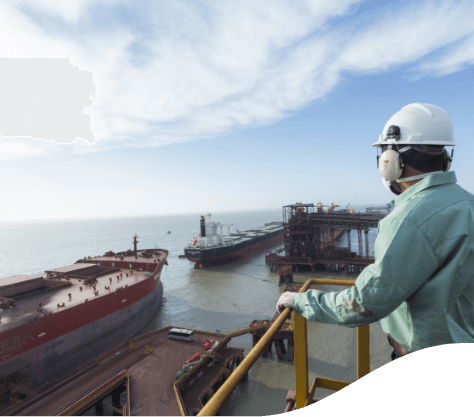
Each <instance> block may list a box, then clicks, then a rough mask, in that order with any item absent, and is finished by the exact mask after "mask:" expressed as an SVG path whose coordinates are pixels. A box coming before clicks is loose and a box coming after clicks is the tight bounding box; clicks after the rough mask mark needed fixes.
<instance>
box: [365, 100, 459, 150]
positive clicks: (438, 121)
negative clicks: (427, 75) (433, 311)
mask: <svg viewBox="0 0 474 417" xmlns="http://www.w3.org/2000/svg"><path fill="white" fill-rule="evenodd" d="M397 144H398V145H441V146H454V137H453V125H452V123H451V120H450V118H449V114H448V113H447V112H446V111H445V110H443V109H442V108H441V107H438V106H435V105H433V104H422V103H413V104H408V105H407V106H405V107H403V108H402V109H401V110H400V111H399V112H397V113H395V114H394V115H393V116H392V117H391V118H390V119H389V120H388V122H387V123H386V124H385V127H384V128H383V131H382V134H381V135H380V136H379V140H378V142H376V143H374V144H373V145H372V146H383V145H397Z"/></svg>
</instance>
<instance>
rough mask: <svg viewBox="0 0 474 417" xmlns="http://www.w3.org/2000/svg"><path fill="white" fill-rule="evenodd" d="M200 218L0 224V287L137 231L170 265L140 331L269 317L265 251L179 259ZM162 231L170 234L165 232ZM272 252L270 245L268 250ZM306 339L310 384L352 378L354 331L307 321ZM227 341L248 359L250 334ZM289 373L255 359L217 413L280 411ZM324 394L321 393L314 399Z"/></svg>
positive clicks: (274, 214)
mask: <svg viewBox="0 0 474 417" xmlns="http://www.w3.org/2000/svg"><path fill="white" fill-rule="evenodd" d="M203 214H205V213H203ZM199 219H200V216H199V215H197V214H196V215H170V216H152V217H123V218H95V219H94V218H89V219H73V220H48V221H34V222H22V223H0V283H1V278H3V277H7V276H10V275H16V274H37V273H42V272H44V271H45V270H46V269H49V268H55V267H59V266H64V265H70V264H72V263H74V262H76V261H77V260H78V259H79V258H83V257H84V256H96V255H103V254H104V253H105V252H107V251H109V250H112V251H121V250H126V249H131V248H133V244H132V242H133V239H132V237H133V235H135V234H137V235H138V242H139V243H138V248H139V249H140V248H155V247H156V248H163V249H167V250H169V252H170V255H169V258H168V263H169V265H168V266H165V267H164V269H163V273H162V281H163V284H164V297H163V302H162V304H161V307H160V309H159V311H158V312H157V314H156V315H155V317H154V318H153V320H152V321H151V322H150V323H149V324H148V325H147V326H146V328H145V329H144V330H143V331H142V333H145V332H148V331H152V330H155V329H158V328H161V327H164V326H168V325H169V324H171V325H176V326H183V327H189V328H194V329H200V330H209V331H216V330H220V331H228V330H233V329H238V328H241V327H246V326H248V325H249V324H250V323H251V322H252V320H259V319H269V318H271V317H273V315H274V313H275V304H276V301H277V300H278V298H279V296H280V294H281V293H282V292H283V290H284V286H283V285H282V286H278V273H277V272H270V269H269V268H268V267H267V266H266V265H265V253H261V254H258V255H256V256H254V257H252V258H249V259H245V260H242V261H236V262H232V263H228V264H223V265H220V266H215V267H209V268H206V269H200V270H195V269H194V268H193V264H192V263H191V262H189V261H188V260H186V259H179V258H178V255H180V254H182V253H183V249H184V247H185V245H186V244H187V243H188V242H190V241H191V238H192V235H193V233H194V232H195V231H196V227H197V226H198V225H199ZM212 220H213V221H216V222H221V223H223V224H233V225H234V227H233V229H232V230H234V229H235V228H236V229H239V230H246V229H248V228H252V227H255V226H263V225H264V223H268V222H271V221H277V220H279V221H281V220H282V212H281V210H260V211H254V212H235V213H213V215H212ZM168 231H171V234H167V232H168ZM224 231H227V228H224ZM355 235H356V234H355V233H353V239H352V247H353V248H354V249H356V248H357V237H356V236H355ZM375 236H376V232H375V230H374V231H371V232H370V234H369V237H370V248H371V249H372V247H373V241H374V240H375ZM277 248H278V247H275V248H272V251H273V250H275V249H277ZM316 276H321V277H331V275H330V274H326V273H311V272H300V273H296V274H295V277H294V278H295V281H296V283H301V284H302V283H304V282H305V281H306V280H307V279H309V278H312V277H316ZM322 289H330V290H331V289H332V288H322ZM334 289H336V288H334ZM372 326H374V327H373V328H372ZM377 326H378V325H371V337H373V340H375V342H379V343H380V344H381V346H384V345H383V342H382V339H383V334H381V330H380V329H379V327H377ZM308 338H309V369H310V371H311V372H310V378H311V380H312V378H314V376H316V374H317V375H321V376H326V377H330V378H336V379H343V380H348V381H349V380H353V379H355V350H354V348H355V331H354V330H353V329H346V328H342V327H338V326H328V325H322V324H319V323H308ZM231 344H232V345H233V346H242V347H244V348H245V354H247V353H248V352H249V350H250V349H251V347H252V337H251V335H244V336H241V337H238V338H236V339H235V340H233V341H232V342H231ZM338 348H340V350H339V351H338ZM382 350H383V349H382ZM386 352H389V349H388V348H387V349H385V350H384V351H383V352H382V353H381V354H377V353H373V354H372V357H371V359H372V367H373V368H376V367H378V366H381V365H383V364H384V363H386V362H388V360H387V359H386V357H385V356H384V355H385V353H386ZM387 355H388V354H387ZM293 369H294V368H293V363H292V362H286V361H278V359H277V358H276V354H275V353H274V354H273V357H269V358H260V359H259V360H258V361H257V363H256V364H255V365H254V367H253V368H252V370H251V372H250V374H249V380H248V381H247V382H245V383H242V384H240V385H239V387H238V388H237V389H236V391H234V393H233V394H232V396H231V398H230V401H228V403H227V404H226V405H225V406H224V408H223V410H221V414H222V415H268V414H279V413H281V412H283V409H284V407H285V397H286V393H287V391H288V390H289V389H294V370H293ZM327 394H328V393H325V392H323V391H322V392H321V394H320V395H319V397H324V396H325V395H327Z"/></svg>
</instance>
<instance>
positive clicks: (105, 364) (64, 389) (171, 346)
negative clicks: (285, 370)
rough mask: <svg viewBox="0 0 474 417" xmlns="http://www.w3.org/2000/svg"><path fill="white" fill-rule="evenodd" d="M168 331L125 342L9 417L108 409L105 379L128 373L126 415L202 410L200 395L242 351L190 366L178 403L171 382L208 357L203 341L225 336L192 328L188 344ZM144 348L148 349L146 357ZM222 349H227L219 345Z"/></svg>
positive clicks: (45, 389)
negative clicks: (188, 382) (193, 361)
mask: <svg viewBox="0 0 474 417" xmlns="http://www.w3.org/2000/svg"><path fill="white" fill-rule="evenodd" d="M169 329H170V328H164V329H160V330H156V331H154V332H151V333H148V334H145V335H142V336H138V337H136V338H134V339H132V340H131V342H132V343H133V348H132V347H131V346H130V341H129V342H125V343H123V344H122V345H120V346H118V347H116V348H114V349H112V350H111V351H109V352H107V353H106V354H104V355H102V356H101V357H99V358H97V359H96V360H94V361H91V362H89V363H88V364H86V365H84V366H82V367H81V368H80V369H78V370H76V372H75V373H73V374H72V375H70V376H68V377H67V378H63V379H61V380H59V381H56V382H55V383H53V384H50V385H48V386H45V387H43V388H42V390H41V392H39V393H38V394H37V395H36V396H34V397H33V398H31V399H29V400H28V401H27V402H28V404H23V406H22V408H23V409H22V410H19V409H18V408H17V409H15V410H12V412H13V414H17V413H21V414H22V415H25V414H27V415H59V414H61V413H64V414H62V415H70V414H69V413H73V414H74V415H78V414H80V413H83V412H85V411H86V410H87V409H90V408H92V407H94V406H95V404H97V403H98V402H99V406H100V407H104V405H105V406H106V407H109V408H110V405H108V403H110V399H111V397H110V395H111V394H110V389H108V387H107V384H108V383H109V382H108V381H110V380H111V379H112V378H114V377H116V376H117V375H119V374H120V373H121V372H123V371H124V370H126V373H127V378H128V388H127V390H128V392H127V397H128V398H129V401H130V402H129V404H128V409H129V410H130V414H129V415H156V416H160V415H167V416H172V415H178V416H179V415H182V414H181V409H184V410H185V412H186V414H188V415H189V413H190V412H191V411H192V410H193V409H196V408H201V406H200V405H199V404H200V398H199V397H200V395H201V394H202V393H203V391H206V389H208V386H209V384H213V381H214V380H215V379H216V377H219V375H220V374H222V371H223V369H226V368H225V365H226V363H227V361H226V360H227V359H228V358H230V357H232V355H235V354H236V353H237V354H238V353H239V352H241V349H237V348H232V347H227V348H226V349H225V350H223V351H222V352H221V355H219V357H218V358H217V362H216V365H215V366H212V367H210V366H208V363H207V362H205V363H204V365H205V366H204V367H201V368H199V369H196V368H197V365H196V367H193V368H191V370H190V371H189V372H188V373H187V374H186V375H185V376H184V377H182V379H181V380H186V378H187V379H188V380H189V378H192V379H193V381H194V383H193V382H191V385H190V387H189V389H186V390H182V391H181V392H180V394H179V395H180V403H179V401H178V398H177V395H176V393H175V388H174V387H175V383H176V384H177V385H178V386H179V381H178V382H177V380H176V373H177V371H178V370H180V369H182V367H183V364H184V363H185V362H186V361H187V360H188V359H189V358H191V357H192V356H193V355H194V354H195V353H199V354H201V356H203V355H205V354H206V353H207V351H206V350H205V349H204V348H203V347H202V342H203V341H204V340H206V339H214V340H216V341H219V342H222V341H223V339H224V338H225V335H223V334H217V333H211V332H204V331H197V330H195V333H194V335H195V338H194V340H193V341H191V342H186V341H178V340H170V339H168V338H167V334H168V330H169ZM224 343H225V342H224ZM147 346H149V348H150V350H151V352H150V353H148V354H147V353H146V352H147ZM221 346H222V347H225V346H224V345H223V344H222V343H221ZM208 358H209V356H208ZM201 371H203V372H201ZM193 372H194V374H193ZM100 392H102V396H101V394H100ZM104 393H105V394H104ZM112 395H113V393H112ZM93 396H94V399H93V400H92V401H89V402H88V400H87V398H91V397H93ZM106 396H109V399H106V398H105V399H104V397H106ZM77 407H79V408H77ZM81 407H82V408H81ZM120 407H122V404H120ZM115 408H117V407H115Z"/></svg>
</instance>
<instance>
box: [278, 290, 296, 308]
mask: <svg viewBox="0 0 474 417" xmlns="http://www.w3.org/2000/svg"><path fill="white" fill-rule="evenodd" d="M296 294H298V293H296V292H291V291H287V292H284V293H283V294H282V295H281V296H280V298H279V299H278V302H277V311H278V314H281V313H282V312H283V310H284V309H285V308H286V307H290V308H291V309H294V308H295V306H294V299H295V297H296Z"/></svg>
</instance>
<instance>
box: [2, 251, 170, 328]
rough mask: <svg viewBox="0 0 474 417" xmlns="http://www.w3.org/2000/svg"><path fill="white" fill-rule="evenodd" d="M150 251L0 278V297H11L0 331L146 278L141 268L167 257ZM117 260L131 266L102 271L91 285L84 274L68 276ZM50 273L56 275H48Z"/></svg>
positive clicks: (96, 258)
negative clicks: (152, 253)
mask: <svg viewBox="0 0 474 417" xmlns="http://www.w3.org/2000/svg"><path fill="white" fill-rule="evenodd" d="M153 252H155V253H156V254H154V255H153V256H152V257H150V258H142V257H138V259H135V257H134V256H133V255H132V256H124V257H123V258H118V257H115V256H99V257H91V258H87V259H85V258H84V259H82V260H80V261H78V262H79V263H75V264H73V265H69V266H64V267H59V268H54V269H49V270H47V271H45V272H44V273H43V274H35V275H13V276H9V277H6V278H2V279H0V297H5V298H9V299H13V300H14V307H10V308H7V309H5V308H4V309H0V315H1V320H0V333H2V332H4V331H7V330H10V329H12V328H15V327H18V326H21V325H24V324H26V323H28V322H30V321H33V320H37V319H40V318H41V317H43V316H46V315H50V314H54V313H57V312H60V311H64V310H66V309H68V308H71V307H74V306H76V305H78V304H82V303H84V302H86V301H88V300H92V299H94V298H97V297H101V296H104V295H107V294H109V293H111V292H114V291H116V290H117V289H119V288H121V287H126V286H132V285H134V284H137V283H139V282H141V281H143V280H145V279H147V278H149V277H148V276H147V275H146V274H145V271H144V270H143V268H144V267H145V266H146V265H147V264H157V265H158V264H159V263H161V262H164V260H165V259H166V256H167V252H166V251H162V250H158V249H154V250H153ZM118 260H120V261H121V262H127V263H129V265H130V266H132V267H133V268H127V269H125V268H114V269H112V270H111V271H110V272H109V273H106V272H107V271H105V272H104V274H103V275H101V276H98V277H97V278H96V281H95V282H93V283H92V284H85V283H84V280H85V279H86V278H87V275H84V276H83V277H81V278H78V277H77V275H76V277H75V278H71V277H70V276H71V274H74V273H76V274H77V273H80V272H81V270H85V269H87V268H88V267H96V266H97V264H98V263H100V262H104V261H109V262H114V261H115V262H117V261H118ZM51 274H57V275H58V276H57V277H55V278H48V275H49V276H51ZM59 275H63V277H59ZM106 287H107V288H106ZM69 295H70V296H69ZM39 303H41V310H39V308H40V307H39V305H40V304H39Z"/></svg>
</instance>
